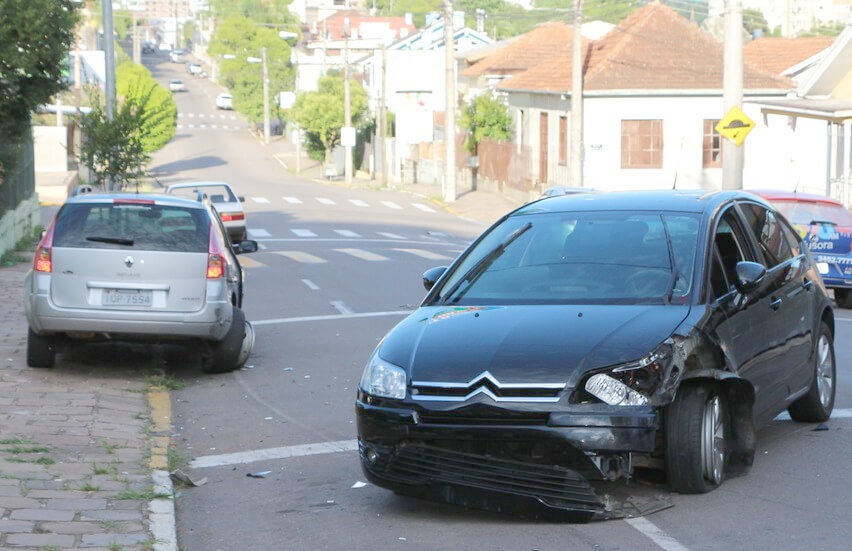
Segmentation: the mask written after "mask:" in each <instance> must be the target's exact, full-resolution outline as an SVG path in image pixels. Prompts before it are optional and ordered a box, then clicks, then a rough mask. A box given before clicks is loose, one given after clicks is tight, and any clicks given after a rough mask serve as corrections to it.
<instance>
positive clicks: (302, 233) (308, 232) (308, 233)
mask: <svg viewBox="0 0 852 551" xmlns="http://www.w3.org/2000/svg"><path fill="white" fill-rule="evenodd" d="M290 231H291V232H293V233H294V234H296V235H298V236H299V237H316V236H317V234H315V233H314V232H312V231H311V230H301V229H295V230H290Z"/></svg>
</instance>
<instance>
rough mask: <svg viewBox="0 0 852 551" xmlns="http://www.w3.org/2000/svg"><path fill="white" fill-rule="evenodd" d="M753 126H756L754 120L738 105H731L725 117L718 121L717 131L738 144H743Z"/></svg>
mask: <svg viewBox="0 0 852 551" xmlns="http://www.w3.org/2000/svg"><path fill="white" fill-rule="evenodd" d="M752 128H754V121H753V120H751V119H750V118H748V117H747V116H746V114H745V113H743V112H742V110H740V108H739V107H737V106H734V107H731V110H730V111H728V114H727V115H725V118H724V119H722V120H720V121H719V122H718V123H716V132H718V133H719V134H721V135H722V136H724V137H725V138H728V139H729V140H731V141H732V142H734V143H735V144H736V145H742V144H743V141H744V140H745V139H746V136H748V133H749V132H751V129H752Z"/></svg>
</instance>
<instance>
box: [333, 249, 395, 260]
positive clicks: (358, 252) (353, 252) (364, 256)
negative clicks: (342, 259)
mask: <svg viewBox="0 0 852 551" xmlns="http://www.w3.org/2000/svg"><path fill="white" fill-rule="evenodd" d="M333 250H335V251H337V252H339V253H343V254H348V255H350V256H354V257H355V258H360V259H361V260H368V261H370V262H381V261H383V260H390V258H387V257H385V256H382V255H380V254H376V253H372V252H370V251H365V250H364V249H333Z"/></svg>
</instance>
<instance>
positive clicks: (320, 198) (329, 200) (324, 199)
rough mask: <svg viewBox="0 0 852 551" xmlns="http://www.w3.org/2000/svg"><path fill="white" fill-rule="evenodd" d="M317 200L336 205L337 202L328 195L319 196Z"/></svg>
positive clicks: (324, 203)
mask: <svg viewBox="0 0 852 551" xmlns="http://www.w3.org/2000/svg"><path fill="white" fill-rule="evenodd" d="M316 200H317V201H318V202H319V203H321V204H323V205H336V204H337V203H335V202H334V201H332V200H331V199H329V198H327V197H317V198H316Z"/></svg>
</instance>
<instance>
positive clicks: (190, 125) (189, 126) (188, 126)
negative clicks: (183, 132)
mask: <svg viewBox="0 0 852 551" xmlns="http://www.w3.org/2000/svg"><path fill="white" fill-rule="evenodd" d="M186 126H187V128H195V125H194V124H188V125H186Z"/></svg>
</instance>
